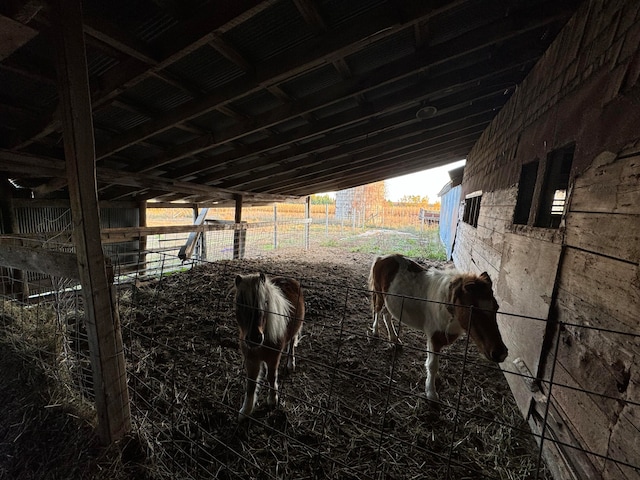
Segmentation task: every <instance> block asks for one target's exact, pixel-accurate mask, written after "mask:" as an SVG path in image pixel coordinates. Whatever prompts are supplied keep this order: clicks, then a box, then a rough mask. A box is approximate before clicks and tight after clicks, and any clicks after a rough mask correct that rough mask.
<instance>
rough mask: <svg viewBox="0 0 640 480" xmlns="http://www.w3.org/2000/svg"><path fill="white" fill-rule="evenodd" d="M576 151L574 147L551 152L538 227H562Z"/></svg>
mask: <svg viewBox="0 0 640 480" xmlns="http://www.w3.org/2000/svg"><path fill="white" fill-rule="evenodd" d="M574 150H575V146H573V145H571V146H569V147H566V148H560V149H558V150H554V151H553V152H551V153H550V154H549V156H548V158H547V165H546V172H545V176H544V183H543V185H542V191H541V193H540V205H539V208H538V214H537V217H536V223H535V226H536V227H544V228H558V227H559V226H560V220H561V219H562V214H563V213H564V207H565V203H566V198H567V189H568V188H569V175H570V173H571V164H572V162H573V152H574Z"/></svg>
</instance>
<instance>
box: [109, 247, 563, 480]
mask: <svg viewBox="0 0 640 480" xmlns="http://www.w3.org/2000/svg"><path fill="white" fill-rule="evenodd" d="M349 257H350V258H349V259H348V260H347V261H343V262H342V263H333V262H326V261H324V262H306V261H304V260H295V259H294V260H292V259H287V260H286V261H282V262H274V261H273V260H269V261H266V262H262V261H258V260H246V261H242V262H233V261H224V262H217V263H215V264H210V265H203V266H199V267H196V268H194V269H193V270H191V271H189V272H185V273H181V274H177V275H171V276H168V277H165V278H163V279H162V280H161V281H160V282H158V283H147V284H146V285H144V286H142V287H141V288H133V289H131V290H130V291H129V293H127V297H126V301H123V300H121V304H122V307H123V308H125V309H127V312H128V314H127V315H122V319H123V324H124V327H125V328H124V330H125V333H124V336H125V343H126V344H128V345H129V348H128V352H127V356H128V361H129V362H130V364H131V367H130V371H132V372H134V373H133V375H131V376H130V384H131V386H132V391H133V392H134V393H133V397H132V402H133V406H134V407H133V415H134V419H135V423H136V432H137V434H138V435H139V436H140V437H143V438H144V439H145V441H146V445H147V449H148V453H149V456H150V457H153V458H154V461H155V463H154V474H155V475H156V477H157V478H174V477H175V475H178V476H187V477H189V478H207V476H211V475H215V476H216V477H217V478H237V477H241V478H403V479H404V478H440V477H444V476H445V474H446V472H448V473H449V477H450V478H457V479H463V478H496V479H512V478H518V479H526V478H534V477H535V471H536V469H537V451H538V449H537V445H536V444H535V442H534V440H533V438H532V437H531V435H530V434H529V429H528V426H527V424H526V423H525V422H524V420H523V419H522V417H521V415H520V412H519V410H518V408H517V406H516V405H515V402H514V400H513V398H512V396H511V393H510V391H509V389H508V386H507V384H506V381H505V379H504V377H503V375H502V373H501V372H500V371H499V370H498V369H497V368H495V366H494V365H493V364H490V363H489V362H487V361H485V360H483V359H481V358H480V356H479V354H478V352H477V350H476V349H475V347H474V346H473V345H469V352H468V357H467V360H466V363H465V341H464V340H461V341H458V342H457V343H456V344H454V345H453V346H452V347H450V348H449V349H448V350H447V351H446V352H445V353H446V354H445V355H444V356H443V357H442V359H441V375H442V378H441V382H440V384H439V392H440V394H441V397H442V399H443V403H442V404H439V405H434V404H432V403H430V402H427V401H426V400H425V399H424V377H425V372H424V360H425V357H426V352H425V350H424V346H425V342H424V338H422V336H421V334H419V333H418V332H414V331H408V330H405V331H403V332H402V333H401V336H402V339H403V342H404V346H403V347H402V348H401V349H396V348H392V347H391V346H389V345H388V342H386V341H382V340H379V339H375V338H371V337H370V335H369V334H368V329H369V327H370V313H369V301H368V294H367V292H366V290H365V285H366V275H367V274H368V268H369V261H370V259H369V257H368V256H367V255H360V254H351V255H350V256H349ZM255 271H263V272H266V273H268V274H286V275H289V276H293V277H296V278H298V279H300V280H301V281H302V284H303V288H305V297H306V306H307V316H306V320H305V326H304V328H303V338H302V340H301V343H300V347H299V348H298V350H297V353H298V355H299V361H298V370H297V371H296V372H295V373H293V374H292V375H284V374H283V373H281V382H280V383H281V405H280V407H279V408H278V409H276V410H268V409H266V407H265V406H264V403H265V401H264V400H265V393H264V391H263V392H262V394H261V395H259V399H260V400H262V404H263V405H259V406H258V409H257V411H256V412H255V415H254V419H253V420H252V421H251V424H250V426H249V428H248V430H245V429H244V428H243V429H239V428H238V425H237V411H238V409H239V407H240V404H241V403H242V395H243V388H244V373H243V366H242V358H241V355H240V353H239V348H238V341H237V328H236V325H235V320H234V313H233V305H232V303H231V296H229V295H228V292H229V288H230V287H231V286H232V283H233V278H234V277H235V275H236V274H237V273H247V272H255ZM123 298H125V297H123ZM463 364H464V369H463ZM463 376H464V377H463ZM263 388H267V387H266V386H265V387H263ZM459 394H460V402H459V405H458V404H457V401H458V400H457V399H458V395H459ZM538 478H541V479H544V478H551V477H550V475H549V474H548V472H547V471H546V470H545V469H544V467H542V470H541V471H540V473H539V475H538Z"/></svg>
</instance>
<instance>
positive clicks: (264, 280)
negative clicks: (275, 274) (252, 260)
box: [260, 272, 267, 283]
mask: <svg viewBox="0 0 640 480" xmlns="http://www.w3.org/2000/svg"><path fill="white" fill-rule="evenodd" d="M260 281H261V282H262V283H264V282H266V281H267V277H265V276H264V273H262V272H260Z"/></svg>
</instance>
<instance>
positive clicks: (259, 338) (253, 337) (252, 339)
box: [244, 332, 264, 348]
mask: <svg viewBox="0 0 640 480" xmlns="http://www.w3.org/2000/svg"><path fill="white" fill-rule="evenodd" d="M263 342H264V335H263V333H262V332H252V333H248V334H247V335H246V336H245V337H244V343H245V344H246V345H247V347H249V348H258V347H259V346H260V345H262V343H263Z"/></svg>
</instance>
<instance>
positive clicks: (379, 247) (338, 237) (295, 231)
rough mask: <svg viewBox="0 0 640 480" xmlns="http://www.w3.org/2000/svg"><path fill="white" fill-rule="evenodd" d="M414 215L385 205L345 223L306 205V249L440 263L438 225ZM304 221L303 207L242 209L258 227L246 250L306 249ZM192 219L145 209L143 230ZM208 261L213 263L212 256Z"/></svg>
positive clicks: (226, 216)
mask: <svg viewBox="0 0 640 480" xmlns="http://www.w3.org/2000/svg"><path fill="white" fill-rule="evenodd" d="M234 214H235V211H234V209H233V208H212V209H209V212H208V214H207V217H206V218H207V220H222V221H233V219H234ZM419 214H420V205H406V204H405V205H397V204H391V203H389V204H385V205H382V206H380V205H378V206H375V207H370V208H369V209H368V210H367V209H366V208H361V209H359V210H357V211H353V212H350V214H349V215H348V216H347V217H346V218H337V217H336V207H335V204H325V205H310V217H311V224H310V225H309V230H308V248H309V249H313V248H314V247H317V246H321V247H333V248H342V249H347V250H348V251H352V252H362V253H370V254H385V253H391V252H398V253H402V254H404V255H407V256H410V257H419V258H429V259H433V260H445V259H446V258H445V256H446V255H445V250H444V247H443V246H442V244H441V242H440V239H439V235H438V224H429V223H428V222H425V221H422V220H420V215H419ZM305 217H306V213H305V205H304V204H277V205H275V206H263V207H250V208H244V209H243V210H242V220H243V222H247V223H248V224H250V225H252V224H261V225H262V226H261V227H260V228H249V229H248V231H247V247H248V248H249V247H251V248H254V247H255V246H256V245H260V247H259V249H260V250H261V251H263V252H265V253H266V252H269V251H274V250H277V249H284V248H305V246H306V245H307V239H306V236H305V235H306V234H305V232H304V231H303V230H304V228H305V227H306V226H305V225H302V224H300V223H297V222H302V221H303V220H304V219H305ZM194 218H195V214H194V211H193V210H191V209H186V208H185V209H177V208H157V209H156V208H149V209H148V213H147V225H148V226H166V225H190V224H192V223H193V221H194ZM274 225H275V227H274ZM227 235H231V232H228V233H227ZM185 239H186V237H185ZM220 248H221V249H222V250H221V252H220V255H219V256H220V257H221V258H224V256H225V255H223V254H224V253H228V252H226V250H228V248H229V246H228V245H227V243H226V242H224V246H223V247H220ZM210 249H213V250H215V249H216V246H215V245H212V246H211V247H209V250H210ZM223 250H224V251H223ZM213 258H216V255H215V254H214V255H213Z"/></svg>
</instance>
